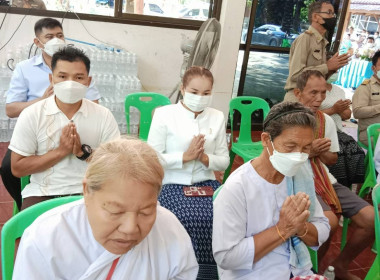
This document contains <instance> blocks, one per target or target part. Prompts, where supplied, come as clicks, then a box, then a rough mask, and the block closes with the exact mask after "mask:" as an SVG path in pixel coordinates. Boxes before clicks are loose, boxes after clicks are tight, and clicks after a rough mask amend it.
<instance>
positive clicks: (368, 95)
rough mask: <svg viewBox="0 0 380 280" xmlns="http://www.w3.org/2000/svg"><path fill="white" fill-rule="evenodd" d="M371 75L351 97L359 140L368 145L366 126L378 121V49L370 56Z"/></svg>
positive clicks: (379, 66) (379, 56)
mask: <svg viewBox="0 0 380 280" xmlns="http://www.w3.org/2000/svg"><path fill="white" fill-rule="evenodd" d="M372 71H373V76H372V77H371V79H369V80H365V81H364V82H363V83H362V84H361V85H360V86H359V87H358V88H357V89H356V90H355V93H354V96H353V97H352V109H353V113H354V117H355V118H356V119H358V120H359V140H360V142H362V143H363V144H365V145H368V139H367V127H368V126H369V125H371V124H374V123H380V51H377V52H376V53H375V55H374V56H373V58H372Z"/></svg>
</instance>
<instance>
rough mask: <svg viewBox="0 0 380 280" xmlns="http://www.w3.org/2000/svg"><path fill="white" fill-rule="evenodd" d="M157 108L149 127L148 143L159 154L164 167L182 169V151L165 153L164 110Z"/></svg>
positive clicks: (165, 128)
mask: <svg viewBox="0 0 380 280" xmlns="http://www.w3.org/2000/svg"><path fill="white" fill-rule="evenodd" d="M160 109H161V108H159V109H157V110H156V111H155V112H154V115H153V119H152V124H151V126H150V129H149V135H148V144H149V145H150V146H151V147H152V148H153V149H155V150H156V151H157V152H158V153H159V154H160V155H161V164H162V166H163V167H164V168H165V169H182V166H183V152H177V153H170V154H168V153H166V137H167V132H168V129H167V124H166V118H165V116H164V113H165V111H164V110H160Z"/></svg>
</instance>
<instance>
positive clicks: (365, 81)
mask: <svg viewBox="0 0 380 280" xmlns="http://www.w3.org/2000/svg"><path fill="white" fill-rule="evenodd" d="M370 81H371V80H370V79H366V80H364V81H363V82H362V83H361V85H363V86H365V85H368V84H369V82H370Z"/></svg>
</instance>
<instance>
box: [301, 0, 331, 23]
mask: <svg viewBox="0 0 380 280" xmlns="http://www.w3.org/2000/svg"><path fill="white" fill-rule="evenodd" d="M323 4H329V5H332V4H331V2H330V1H327V0H323V1H316V2H313V3H311V4H310V6H309V13H308V15H307V16H308V19H309V22H310V23H312V18H313V14H314V13H318V12H320V11H321V9H322V5H323Z"/></svg>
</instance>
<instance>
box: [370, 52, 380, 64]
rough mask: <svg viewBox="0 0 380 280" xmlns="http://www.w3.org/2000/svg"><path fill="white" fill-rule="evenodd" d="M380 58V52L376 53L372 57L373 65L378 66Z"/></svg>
mask: <svg viewBox="0 0 380 280" xmlns="http://www.w3.org/2000/svg"><path fill="white" fill-rule="evenodd" d="M379 58H380V51H377V52H375V54H374V55H373V57H372V65H373V66H376V63H377V61H378V60H379Z"/></svg>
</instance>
